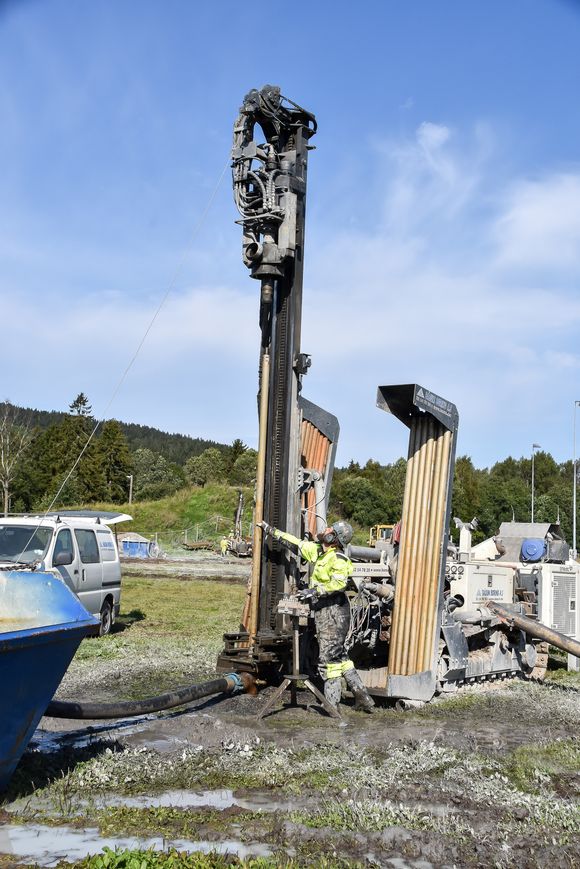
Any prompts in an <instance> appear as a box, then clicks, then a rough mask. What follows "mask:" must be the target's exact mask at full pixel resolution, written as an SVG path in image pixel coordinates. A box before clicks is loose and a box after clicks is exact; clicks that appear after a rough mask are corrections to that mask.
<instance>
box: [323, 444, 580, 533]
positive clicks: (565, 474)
mask: <svg viewBox="0 0 580 869" xmlns="http://www.w3.org/2000/svg"><path fill="white" fill-rule="evenodd" d="M534 464H535V467H534V472H535V473H534V477H535V482H534V495H535V497H534V520H535V521H536V522H557V521H558V520H559V521H560V524H561V527H562V531H563V533H564V536H565V538H566V539H567V540H568V541H571V538H572V498H573V495H572V483H573V464H572V462H571V461H567V462H562V463H561V464H558V463H557V462H556V461H555V460H554V458H553V457H552V456H551V455H550V453H547V452H537V453H536V456H535V463H534ZM405 472H406V461H405V460H404V459H402V458H401V459H398V461H396V462H394V463H393V464H389V465H381V464H379V462H375V461H372V460H370V461H368V462H367V463H366V464H365V465H363V466H361V465H359V464H358V463H356V462H351V463H350V464H349V465H348V467H346V468H341V469H337V470H335V473H334V479H333V484H332V491H331V501H330V507H331V510H332V511H333V512H335V513H336V514H337V515H339V516H343V517H344V518H346V519H352V520H354V521H355V522H357V523H358V524H360V525H363V526H368V527H370V526H372V525H375V524H379V523H387V524H388V523H395V522H396V521H397V520H398V519H400V517H401V512H402V507H403V494H404V488H405ZM531 479H532V462H531V459H529V458H520V459H514V458H512V457H509V458H507V459H503V460H502V461H499V462H496V464H494V465H493V466H492V467H491V468H482V469H481V468H476V467H475V466H474V465H473V462H472V460H471V458H470V457H469V456H460V457H459V458H458V459H457V461H456V463H455V474H454V481H453V498H452V516H457V517H459V518H460V519H463V520H464V521H468V520H470V519H472V518H473V517H474V516H476V517H477V518H478V520H479V530H478V532H477V533H476V534H475V535H474V539H475V540H476V541H477V540H483V539H484V538H486V537H490V536H492V535H493V534H496V533H497V530H498V528H499V526H500V524H501V523H502V522H509V521H511V520H512V519H515V521H516V522H529V521H530V520H531V496H532V490H531Z"/></svg>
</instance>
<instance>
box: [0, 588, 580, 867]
mask: <svg viewBox="0 0 580 869" xmlns="http://www.w3.org/2000/svg"><path fill="white" fill-rule="evenodd" d="M125 585H126V591H125V592H124V596H125V597H124V600H125V602H126V606H125V608H124V616H123V620H122V622H121V624H120V625H119V630H118V631H117V632H116V633H115V634H114V635H113V636H112V637H109V638H105V640H87V641H85V642H84V644H83V646H81V650H80V653H79V655H78V656H77V658H76V659H75V661H74V662H73V665H72V666H71V668H70V670H69V672H68V674H67V676H66V677H65V680H64V682H63V685H62V686H61V689H60V691H59V696H61V697H68V698H73V697H74V698H75V699H84V698H90V699H98V698H101V699H107V700H110V699H114V698H120V697H127V696H129V697H135V696H145V695H146V694H149V693H156V692H157V691H160V690H164V689H165V688H167V687H168V686H169V685H172V686H175V685H177V684H181V685H183V684H187V683H188V682H190V681H192V682H193V681H196V680H198V679H204V678H207V677H211V675H212V674H213V668H214V666H215V654H216V652H217V650H218V649H219V647H220V632H221V630H228V629H229V630H231V629H232V628H233V627H234V626H235V625H234V624H232V618H235V616H234V614H235V613H236V612H238V607H239V604H240V603H241V601H242V600H243V595H244V593H245V592H244V587H243V585H235V584H234V585H232V584H226V583H221V582H216V581H215V580H213V581H212V580H207V581H203V582H202V581H198V580H190V581H183V579H182V578H181V579H180V581H175V580H169V579H167V578H161V577H160V578H158V579H154V578H153V577H152V576H149V577H148V578H147V579H131V580H130V581H129V582H128V583H126V584H125ZM136 603H140V607H136V606H135V604H136ZM210 604H211V605H210ZM214 605H215V606H214ZM196 619H197V622H196ZM192 623H195V625H194V627H195V631H196V633H195V636H192V635H191V631H190V630H189V626H190V625H191V624H192ZM204 626H205V628H204ZM562 663H563V662H561V661H559V660H557V659H555V660H553V661H552V667H553V669H552V670H551V671H550V673H549V674H548V680H547V681H546V682H545V683H543V684H532V683H528V682H523V681H519V680H510V681H503V682H497V683H488V684H485V685H479V686H474V687H470V688H467V689H464V690H463V691H461V692H460V693H459V694H458V695H456V696H454V697H451V698H446V699H445V700H440V701H437V702H434V703H432V704H430V705H428V706H426V707H423V708H422V709H418V710H413V711H407V712H399V711H396V710H394V709H391V708H381V709H379V710H378V711H377V712H376V713H375V714H374V715H372V716H366V715H362V714H360V713H357V712H355V711H354V710H353V709H352V708H351V706H350V705H349V703H348V701H346V703H345V704H344V708H343V718H344V720H343V722H342V724H337V723H335V722H334V721H330V720H328V719H327V718H326V717H324V716H323V715H321V714H320V713H319V712H317V711H316V710H313V709H308V708H307V707H308V704H309V703H310V700H311V697H310V695H308V694H307V693H302V694H301V695H300V697H299V700H300V703H301V706H300V707H299V708H297V709H289V708H286V709H282V708H281V707H280V708H279V710H278V711H276V712H274V713H273V714H272V715H270V716H268V717H267V718H265V719H263V720H259V719H258V718H257V714H258V713H259V711H260V709H261V708H263V706H264V705H265V703H266V702H267V699H268V696H269V694H270V692H271V691H272V689H271V688H266V689H265V690H263V691H261V692H260V694H259V695H258V696H257V697H250V696H237V697H228V698H225V699H224V698H212V699H209V700H202V701H199V702H198V703H197V704H194V705H191V706H189V707H187V708H185V709H180V710H177V711H172V712H166V713H161V714H159V715H152V716H145V717H141V718H138V719H136V720H131V721H128V720H125V721H121V722H117V723H111V724H108V723H104V722H99V723H94V724H93V725H91V723H88V726H87V723H81V724H80V727H79V723H78V722H73V721H58V720H56V719H48V718H45V719H43V720H42V722H41V726H40V728H39V729H38V731H37V733H36V735H35V738H34V741H33V743H32V744H31V746H30V748H29V750H28V751H27V753H26V754H25V756H24V758H23V760H22V762H21V764H20V766H19V768H18V770H17V773H16V775H15V777H14V779H13V782H12V784H11V787H10V790H9V792H8V794H7V795H6V799H5V801H4V804H3V805H2V807H1V809H0V811H1V815H0V818H1V820H2V822H3V823H2V824H1V825H0V854H4V855H5V856H4V857H1V856H0V866H2V867H4V866H6V865H16V864H18V863H20V862H28V863H30V862H38V863H40V864H41V865H50V864H51V863H52V864H53V865H55V864H56V863H58V861H59V859H61V858H64V859H68V860H70V861H72V862H74V861H76V860H80V859H81V858H82V857H84V856H85V855H87V854H89V853H98V852H99V851H100V850H101V849H102V848H103V846H104V845H108V846H109V847H112V848H114V847H119V848H130V849H134V848H147V847H156V848H160V849H168V848H171V847H172V846H175V847H177V848H178V849H180V850H185V851H189V852H203V853H205V854H206V855H208V856H207V857H206V858H204V860H205V861H206V862H204V863H203V864H201V863H198V864H196V865H200V866H201V865H203V866H218V865H219V866H222V865H225V864H226V863H227V862H228V861H229V860H230V857H228V856H223V855H231V859H234V858H237V859H238V862H239V861H242V863H243V862H244V861H248V862H247V864H246V865H248V866H252V865H254V866H258V865H259V866H261V867H264V866H283V865H292V866H297V865H316V866H326V867H334V866H337V867H338V866H358V865H360V866H395V867H416V869H419V867H425V869H427V867H443V866H446V867H452V866H457V867H459V866H481V867H483V866H485V867H488V866H497V867H512V866H513V867H515V866H517V867H526V866H529V867H536V866H537V867H540V866H541V867H545V866H548V865H551V866H553V867H560V866H577V865H580V803H579V798H580V729H579V728H580V681H579V680H578V678H577V676H576V675H575V674H571V675H567V674H566V673H565V671H564V670H563V669H562ZM220 854H221V855H222V856H221V857H220V856H219V855H220ZM9 855H10V856H9ZM200 859H201V858H200ZM224 861H225V862H224Z"/></svg>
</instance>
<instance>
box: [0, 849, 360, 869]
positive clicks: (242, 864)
mask: <svg viewBox="0 0 580 869" xmlns="http://www.w3.org/2000/svg"><path fill="white" fill-rule="evenodd" d="M0 865H1V864H0ZM301 865H304V864H302V863H298V862H296V861H295V860H291V859H289V858H287V857H285V856H283V855H281V856H280V857H277V856H272V857H256V858H251V859H249V860H241V859H240V858H238V857H232V856H228V855H221V854H216V853H214V854H196V853H191V854H188V853H187V852H184V851H176V850H175V849H173V848H171V849H170V850H168V851H154V850H152V849H149V850H146V851H127V850H114V851H113V850H112V849H111V848H104V849H103V853H102V854H97V855H95V856H93V857H87V858H86V859H85V860H82V861H80V862H78V863H75V864H74V866H75V867H77V869H224V867H229V866H235V867H239V869H298V867H299V866H301ZM316 865H317V866H318V867H319V869H342V867H346V866H348V867H352V869H355V867H358V866H362V864H360V863H352V862H350V861H348V860H342V859H340V858H336V859H329V858H327V857H321V858H320V860H317V861H316ZM59 867H67V869H68V867H71V864H70V863H59Z"/></svg>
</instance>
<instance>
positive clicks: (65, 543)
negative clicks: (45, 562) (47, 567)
mask: <svg viewBox="0 0 580 869" xmlns="http://www.w3.org/2000/svg"><path fill="white" fill-rule="evenodd" d="M60 552H71V553H72V555H73V557H74V553H75V551H74V548H73V542H72V534H71V533H70V530H69V529H68V528H63V529H62V531H59V532H58V537H57V538H56V543H55V544H54V552H53V555H52V557H53V559H55V558H56V556H57V555H58V554H59V553H60Z"/></svg>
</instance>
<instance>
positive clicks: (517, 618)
mask: <svg viewBox="0 0 580 869" xmlns="http://www.w3.org/2000/svg"><path fill="white" fill-rule="evenodd" d="M486 606H487V608H488V610H490V611H491V612H492V613H494V614H495V615H496V616H498V617H499V618H500V619H501V620H502V621H504V622H507V623H508V624H509V625H513V627H515V628H519V629H520V630H521V631H525V633H526V634H529V635H530V636H531V637H536V638H537V639H538V640H544V641H545V642H546V643H550V645H551V646H556V648H557V649H562V651H564V652H569V654H570V655H575V656H576V657H577V658H580V643H579V642H578V640H573V639H572V637H567V636H566V634H561V633H560V631H555V630H554V629H553V628H549V627H547V625H543V624H542V623H541V622H537V621H536V620H535V619H531V618H529V617H528V616H523V615H521V613H514V612H512V611H511V610H509V609H507V607H504V606H502V605H501V604H499V603H495V601H494V602H493V603H492V602H491V601H490V602H489V603H487V604H486Z"/></svg>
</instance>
